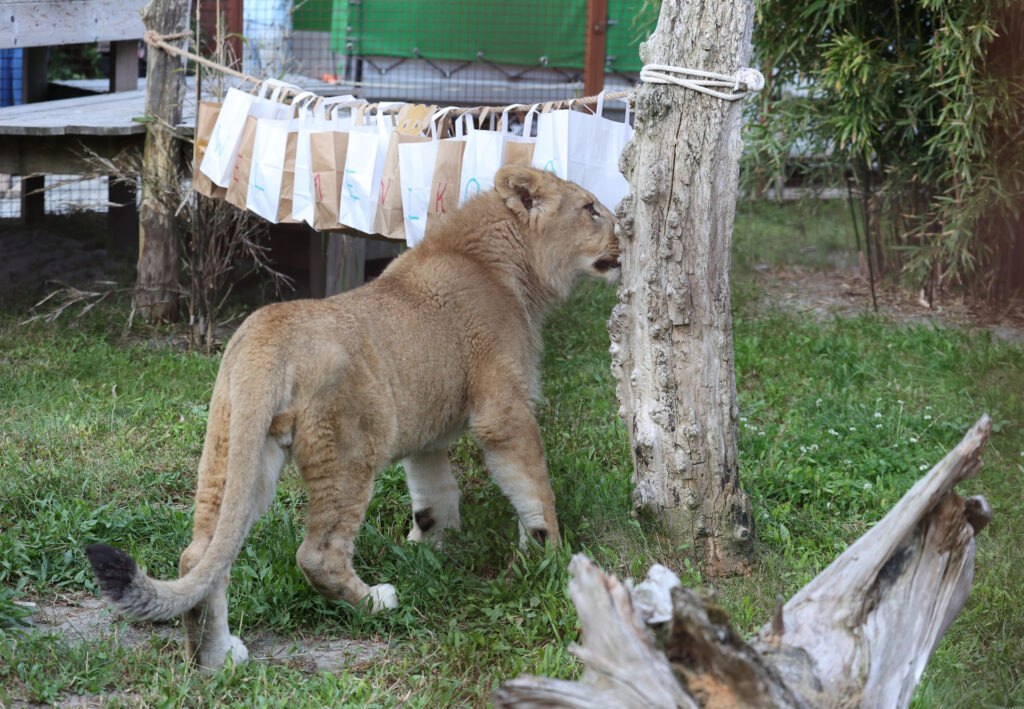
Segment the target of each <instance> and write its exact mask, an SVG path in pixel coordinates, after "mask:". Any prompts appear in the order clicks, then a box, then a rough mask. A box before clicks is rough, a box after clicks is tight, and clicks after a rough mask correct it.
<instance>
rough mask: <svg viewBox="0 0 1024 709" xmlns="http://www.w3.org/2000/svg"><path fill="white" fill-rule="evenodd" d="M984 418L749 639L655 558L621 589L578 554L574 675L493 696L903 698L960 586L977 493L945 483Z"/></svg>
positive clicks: (966, 459) (976, 457) (969, 573)
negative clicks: (577, 668)
mask: <svg viewBox="0 0 1024 709" xmlns="http://www.w3.org/2000/svg"><path fill="white" fill-rule="evenodd" d="M990 430H991V421H990V420H989V418H988V416H983V417H982V418H981V419H980V420H979V421H978V422H977V423H976V424H975V425H974V427H973V428H972V429H971V430H970V431H969V432H968V433H967V435H966V436H965V437H964V439H963V440H962V441H961V442H960V444H959V445H957V446H956V448H954V449H953V450H952V451H950V453H949V454H948V455H947V456H946V457H945V458H943V459H942V461H940V462H939V463H938V464H937V465H936V466H935V467H933V468H932V469H931V471H930V472H929V473H928V474H927V475H926V476H925V477H923V478H922V479H921V480H919V481H918V482H917V484H916V485H914V487H913V488H911V489H910V491H909V492H908V493H907V494H906V495H904V497H903V499H901V500H900V501H899V502H898V503H897V504H896V506H895V507H894V508H893V509H892V510H891V511H890V512H889V514H888V515H886V516H885V518H884V519H882V521H881V522H879V523H878V524H877V525H876V526H875V527H874V528H872V529H871V530H870V531H869V532H868V533H866V534H865V535H864V536H862V537H861V538H860V539H858V540H857V541H856V542H855V543H854V544H852V545H851V546H850V547H849V548H848V549H847V550H846V551H845V552H843V553H842V554H841V555H840V556H839V557H838V558H837V559H836V560H835V561H834V562H833V563H832V564H831V565H830V566H829V567H828V568H827V569H825V570H824V571H823V572H822V573H821V574H819V575H818V576H817V577H816V578H815V579H814V580H812V581H811V582H810V583H809V584H807V585H806V586H805V587H804V588H803V589H801V590H800V591H799V592H798V593H797V594H796V595H795V596H794V597H793V598H792V599H791V600H790V601H789V602H788V603H786V604H785V605H784V606H783V605H782V602H781V599H780V601H779V603H778V604H777V606H776V609H775V617H774V618H773V619H772V621H771V622H769V623H768V624H767V625H765V626H764V628H762V629H761V631H760V632H759V633H758V634H757V636H756V637H755V638H754V639H753V640H752V641H751V642H750V643H749V644H748V643H744V642H743V641H742V640H741V639H740V638H739V636H738V635H737V634H736V633H735V631H734V630H733V629H732V627H731V625H730V624H729V620H728V617H727V616H726V614H725V612H724V611H723V610H722V609H721V608H720V607H718V606H716V605H715V603H714V601H713V600H712V599H709V598H705V597H702V596H700V595H699V594H697V593H695V592H693V591H691V590H687V589H683V588H682V587H681V585H680V583H679V580H678V578H676V577H675V576H674V575H673V574H672V573H671V572H669V571H668V570H667V569H665V568H664V567H660V566H655V567H653V568H652V569H651V571H650V573H649V574H648V577H647V579H646V580H645V581H644V582H643V583H641V584H640V585H639V586H637V587H636V588H635V589H632V590H630V589H628V588H627V587H625V586H623V585H622V584H621V583H619V582H618V581H617V580H616V579H615V578H614V577H611V576H608V575H606V574H604V573H603V572H601V571H600V570H599V569H598V568H597V567H596V566H594V564H593V563H592V562H591V561H589V560H588V559H587V558H586V557H584V556H582V555H579V554H578V555H576V556H575V557H574V558H573V560H572V562H571V564H570V567H569V568H570V571H571V573H572V575H573V579H572V580H571V581H570V582H569V594H570V596H571V597H572V600H573V603H575V605H576V608H577V612H578V613H579V618H580V626H581V628H582V637H583V645H582V647H577V646H573V647H572V648H570V650H571V651H572V652H573V653H574V654H575V655H576V656H577V657H579V658H580V659H581V660H582V661H583V665H584V672H583V677H582V679H581V681H579V682H568V681H564V680H552V679H547V678H542V677H531V676H528V675H523V676H521V677H519V678H517V679H514V680H512V681H510V682H508V683H506V684H505V685H504V686H503V687H502V688H501V689H500V690H499V691H498V692H497V694H496V695H495V704H496V705H497V706H499V707H510V706H517V707H865V709H868V708H871V709H874V708H875V707H887V708H889V707H906V706H907V705H908V704H909V703H910V699H911V697H912V695H913V691H914V687H915V686H916V685H917V682H918V681H919V680H920V678H921V673H922V672H923V671H924V667H925V664H926V663H927V661H928V658H929V657H930V656H931V654H932V652H933V651H934V649H935V646H936V645H937V644H938V642H939V640H940V639H941V638H942V636H943V634H944V633H945V632H946V629H947V628H948V627H949V624H950V623H951V622H952V621H953V619H954V618H955V617H956V615H957V614H958V613H959V612H960V610H961V609H962V608H963V605H964V602H965V601H966V600H967V593H968V590H969V589H970V585H971V581H972V578H973V573H974V535H975V534H976V533H977V532H978V531H980V530H981V529H982V528H983V527H984V526H985V525H986V524H987V523H988V522H989V520H990V519H991V516H992V513H991V509H990V508H989V506H988V503H987V502H986V501H985V499H984V498H983V497H973V498H970V499H967V500H965V499H963V498H961V497H960V496H959V495H957V494H956V493H955V492H953V487H954V486H955V485H956V484H957V483H958V482H960V481H961V480H963V479H965V478H967V477H971V476H973V475H974V474H975V473H976V472H977V470H978V468H979V467H980V466H981V452H982V450H983V448H984V446H985V443H986V441H987V440H988V435H989V432H990Z"/></svg>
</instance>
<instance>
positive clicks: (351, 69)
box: [0, 0, 659, 218]
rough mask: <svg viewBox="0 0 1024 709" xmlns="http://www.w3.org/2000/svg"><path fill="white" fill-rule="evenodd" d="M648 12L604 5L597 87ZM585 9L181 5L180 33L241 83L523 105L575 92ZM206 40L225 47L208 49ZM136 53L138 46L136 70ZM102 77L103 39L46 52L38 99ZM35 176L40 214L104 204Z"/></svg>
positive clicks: (455, 0)
mask: <svg viewBox="0 0 1024 709" xmlns="http://www.w3.org/2000/svg"><path fill="white" fill-rule="evenodd" d="M589 2H593V0H589ZM658 5H659V3H658V2H656V1H654V0H607V12H608V21H607V25H606V27H604V28H603V29H602V35H603V36H602V38H601V39H602V41H604V42H605V46H606V51H605V53H604V83H605V88H607V89H609V90H619V89H623V88H628V87H630V86H632V85H633V84H634V83H635V81H636V78H637V74H638V72H639V69H640V60H639V56H638V52H637V48H638V45H639V43H640V41H641V40H643V39H645V38H646V37H647V36H648V35H649V34H650V32H651V30H652V29H653V26H654V24H655V22H656V20H657V10H658ZM602 6H603V5H602ZM587 10H588V0H520V1H519V2H515V3H509V2H507V0H440V1H439V2H434V3H424V2H421V1H420V0H193V13H192V18H193V21H192V26H193V30H194V31H195V32H196V35H197V37H198V38H199V48H200V51H201V53H203V54H204V55H207V56H219V57H221V58H223V57H227V60H226V61H227V62H228V63H230V64H232V65H233V66H234V67H235V68H238V69H241V70H243V71H244V72H245V73H247V74H250V75H253V76H259V77H284V78H286V79H287V80H291V81H292V82H293V83H299V84H302V85H304V86H314V87H315V90H321V89H324V88H326V89H327V90H331V89H332V88H333V90H334V91H336V92H337V93H353V94H356V95H358V96H360V97H362V98H366V99H368V100H370V101H384V100H401V101H406V102H425V103H434V104H442V105H460V106H467V105H502V104H510V103H523V104H530V103H536V102H542V101H552V100H562V99H566V98H571V97H574V96H580V95H582V93H583V88H584V83H583V74H584V70H585V68H586V67H585V63H586V53H585V46H586V42H587V33H588V22H587V17H588V16H587ZM218 25H219V31H218ZM217 37H222V38H225V39H224V40H223V44H224V45H227V46H226V47H222V48H218V47H217V46H216V39H215V38H217ZM144 49H145V48H144V45H142V44H141V43H140V74H142V73H144V66H145V61H144ZM218 49H220V50H221V51H220V52H218ZM225 49H226V51H224V50H225ZM4 51H5V52H6V51H7V50H4ZM17 51H18V52H20V51H21V50H17ZM14 61H15V57H14V55H10V56H8V55H7V54H4V55H3V56H0V105H4V102H5V101H7V102H8V103H14V102H16V101H17V99H16V96H17V94H18V92H19V88H20V87H16V86H14V85H13V84H12V85H11V86H7V83H11V82H7V83H5V82H4V77H5V76H6V77H11V78H13V77H14V76H15V75H17V74H18V70H16V69H14V68H12V67H13V64H14ZM5 67H6V68H5ZM110 70H111V67H110V60H109V47H107V46H105V45H104V44H95V43H94V44H84V45H65V46H62V47H54V48H51V49H50V54H49V61H48V70H47V80H48V82H49V83H50V87H49V91H48V98H62V97H68V96H73V95H79V94H81V92H87V91H104V90H106V86H107V80H108V77H109V75H110ZM5 89H6V90H5ZM45 180H46V186H47V187H50V186H52V185H55V184H61V186H60V187H58V188H56V189H52V190H48V191H47V192H46V197H45V203H46V207H45V209H46V212H47V213H68V212H72V211H76V210H83V209H84V210H90V211H106V209H107V205H108V191H107V184H106V180H104V179H93V180H88V181H83V182H78V183H69V182H68V180H69V176H58V175H47V176H46V178H45ZM22 188H23V184H22V179H21V178H20V177H18V176H10V175H0V218H9V217H17V216H18V215H19V213H20V209H21V204H20V200H21V191H22Z"/></svg>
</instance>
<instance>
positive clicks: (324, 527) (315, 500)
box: [293, 434, 398, 613]
mask: <svg viewBox="0 0 1024 709" xmlns="http://www.w3.org/2000/svg"><path fill="white" fill-rule="evenodd" d="M341 448H342V445H341V444H339V443H338V442H337V441H336V440H335V439H334V438H333V437H332V436H323V435H321V436H320V437H311V436H309V435H308V434H307V435H297V436H296V444H295V446H294V448H293V452H294V457H295V461H296V463H297V464H298V466H299V470H300V471H301V473H302V478H303V480H305V481H306V486H307V488H308V491H309V506H308V508H307V519H306V536H305V538H304V539H303V540H302V544H301V545H299V550H298V552H297V553H296V554H295V558H296V561H297V562H298V564H299V568H300V569H302V573H303V575H304V576H305V577H306V580H307V581H308V582H309V584H310V585H311V586H312V587H313V588H315V589H316V590H317V591H318V592H320V593H321V594H323V595H324V596H326V597H327V598H330V599H335V600H345V601H348V602H349V603H353V604H358V603H360V602H361V601H363V599H368V600H369V602H370V610H371V611H372V612H374V613H376V612H377V611H380V610H382V609H384V608H395V607H396V606H397V605H398V594H397V593H395V588H394V586H392V585H391V584H389V583H383V584H378V585H376V586H369V585H367V584H366V583H364V582H363V580H362V579H361V578H359V575H358V574H357V573H356V571H355V569H354V568H353V567H352V552H353V550H354V548H355V538H356V535H357V534H358V533H359V526H360V525H361V524H362V522H363V517H364V516H365V515H366V509H367V507H369V505H370V497H371V496H372V495H373V478H374V476H375V474H376V473H377V470H378V469H379V468H380V467H382V464H378V463H377V461H370V460H366V459H365V458H363V457H361V456H359V455H353V454H352V452H351V451H346V453H345V454H344V455H342V454H341V453H340V452H339V449H341Z"/></svg>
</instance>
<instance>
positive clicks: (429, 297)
mask: <svg viewBox="0 0 1024 709" xmlns="http://www.w3.org/2000/svg"><path fill="white" fill-rule="evenodd" d="M614 223H615V218H614V216H613V215H612V213H611V212H609V211H608V209H606V208H605V207H603V206H602V205H601V204H600V203H599V202H598V201H597V200H596V199H595V198H594V196H593V195H592V194H590V193H589V192H586V191H585V190H583V189H582V188H580V187H578V186H577V185H575V184H572V183H570V182H565V181H563V180H560V179H558V178H557V177H555V176H553V175H551V174H550V173H547V172H542V171H540V170H534V169H531V168H524V167H506V168H503V169H502V170H500V171H499V172H498V174H497V175H496V176H495V190H494V191H492V192H488V193H485V194H483V195H481V196H479V197H477V198H475V199H473V200H471V201H470V202H468V203H467V204H466V205H465V206H463V207H462V208H461V209H459V210H457V211H455V212H453V213H451V214H449V215H448V216H446V217H445V218H444V219H443V220H442V221H441V222H440V223H439V224H437V225H436V226H435V227H434V228H433V229H431V230H430V231H428V233H427V235H426V238H425V239H424V240H423V242H422V243H421V244H419V245H418V246H416V248H414V249H411V250H409V251H407V252H405V253H403V254H402V255H401V256H399V257H398V258H397V259H395V261H394V262H393V263H392V264H391V265H390V266H389V267H388V268H387V269H386V270H385V271H384V273H382V274H381V276H380V277H379V278H377V279H376V280H374V281H373V282H371V283H369V284H367V285H365V286H362V287H361V288H357V289H355V290H353V291H350V292H347V293H343V294H341V295H337V296H334V297H332V298H326V299H323V300H300V301H294V302H287V303H279V304H276V305H269V306H267V307H264V308H261V309H260V310H257V311H256V312H255V313H253V314H252V315H250V316H249V318H248V319H247V320H246V321H245V322H244V323H242V326H241V327H240V328H239V329H238V332H236V333H235V335H234V336H233V337H232V338H231V341H230V342H229V343H228V345H227V348H226V349H225V351H224V356H223V361H222V362H221V366H220V371H219V372H218V374H217V380H216V383H215V385H214V389H213V399H212V401H211V402H210V414H209V421H208V424H207V430H206V442H205V444H204V446H203V453H202V457H201V459H200V461H199V483H198V489H197V491H196V506H195V519H194V528H193V536H192V543H191V544H189V546H188V548H187V549H185V551H184V553H183V554H182V555H181V564H180V573H181V576H180V578H178V579H177V580H175V581H158V580H156V579H153V578H151V577H149V576H147V575H146V574H145V573H143V572H142V571H141V570H140V569H139V568H138V567H137V566H136V564H135V562H134V561H133V560H132V558H131V557H130V556H128V555H127V554H125V553H124V552H123V551H121V550H119V549H115V548H113V547H109V546H106V545H103V544H97V545H95V546H92V547H89V549H88V550H87V553H88V556H89V561H90V562H91V564H92V568H93V572H94V573H95V574H96V578H97V580H98V581H99V585H100V588H101V589H102V590H103V594H104V596H105V597H106V598H107V600H108V602H109V603H110V604H111V605H112V606H114V608H116V609H117V610H119V611H121V612H123V613H125V614H127V615H129V616H131V617H134V618H137V619H140V620H157V619H167V618H172V617H174V616H178V615H182V614H183V615H184V629H185V654H186V658H187V659H188V660H189V661H191V662H197V663H198V664H199V665H201V666H203V667H209V668H215V667H219V666H221V665H222V664H223V663H224V662H225V659H226V657H227V655H228V653H229V652H230V653H231V655H232V658H233V660H234V662H236V663H238V662H243V661H244V660H246V659H247V657H248V651H247V650H246V648H245V645H243V644H242V642H241V641H240V640H239V639H238V638H236V637H234V636H232V635H231V634H230V633H229V632H228V622H227V617H228V614H227V596H226V590H227V584H228V572H229V571H230V569H231V565H232V563H233V562H234V560H235V557H236V556H237V555H238V552H239V550H240V549H241V546H242V543H243V542H244V541H245V537H246V534H247V533H248V531H249V528H250V526H251V525H252V524H253V522H255V521H256V519H257V518H258V517H259V516H260V515H261V514H263V512H264V511H266V509H267V507H268V506H269V505H270V503H271V501H272V499H273V497H274V494H275V490H276V487H277V481H278V475H279V473H280V470H281V466H282V464H283V463H284V459H285V454H286V452H289V451H290V453H291V455H292V456H293V458H294V460H295V461H296V463H297V465H298V468H299V470H300V472H301V475H302V478H303V480H304V481H305V483H306V485H307V487H308V490H309V507H308V519H307V523H306V536H305V539H304V540H303V542H302V544H301V546H300V547H299V550H298V553H297V555H296V556H297V560H298V564H299V566H300V567H301V569H302V572H303V573H304V574H305V576H306V579H308V581H309V583H310V584H312V586H313V587H314V588H316V590H317V591H319V592H320V593H322V594H324V595H325V596H327V597H328V598H335V599H344V600H346V601H349V602H351V603H358V602H360V601H362V600H363V599H366V600H367V601H368V602H369V604H370V606H371V608H372V610H373V611H377V610H379V609H381V608H393V607H395V606H396V605H397V603H398V598H397V596H396V594H395V589H394V587H392V586H391V585H390V584H386V583H383V584H378V585H376V586H367V585H366V584H365V583H364V582H363V581H362V579H360V578H359V576H357V575H356V572H355V570H354V569H353V568H352V548H353V542H354V540H355V537H356V533H357V531H358V529H359V525H360V524H361V523H362V521H363V515H364V514H365V512H366V509H367V506H368V504H369V502H370V496H371V494H372V493H373V479H374V476H375V475H376V474H377V473H378V472H379V471H380V470H382V469H383V468H384V467H386V466H387V465H389V464H391V463H392V462H394V461H397V460H401V461H402V464H403V465H404V467H405V471H406V476H407V480H408V485H409V492H410V495H411V497H412V517H413V525H412V531H411V532H410V533H409V539H412V540H426V539H434V538H437V537H438V535H441V534H442V533H443V531H444V530H445V529H449V528H451V529H458V528H459V490H458V486H457V485H456V482H455V478H454V477H453V475H452V472H451V467H450V464H449V462H448V456H447V452H446V451H447V448H448V446H449V444H450V443H452V442H453V441H454V440H455V439H456V437H457V436H458V435H459V434H460V432H461V431H463V430H464V429H465V428H467V427H468V429H469V430H470V432H471V433H472V435H473V436H474V438H476V440H477V441H478V442H479V443H480V445H481V447H482V448H483V450H484V453H485V458H486V462H487V468H488V470H489V471H490V473H491V475H492V476H493V477H494V479H495V481H496V482H497V483H498V485H499V486H500V487H501V490H502V491H503V492H504V493H505V495H507V496H508V498H509V499H510V500H511V502H512V504H513V505H514V507H515V509H516V512H517V514H518V516H519V523H520V535H521V538H522V539H521V541H525V540H526V539H527V538H528V537H532V538H534V539H536V540H537V541H539V542H541V543H544V542H545V541H546V542H550V543H552V544H558V542H559V535H558V523H557V521H556V519H555V500H554V496H553V494H552V492H551V484H550V482H549V481H548V476H547V470H546V467H545V462H544V451H543V449H542V447H541V436H540V430H539V429H538V428H537V422H536V420H535V419H534V415H533V408H532V403H531V402H532V400H533V398H534V397H535V395H536V394H537V393H538V380H537V378H538V365H539V362H538V360H539V353H540V348H541V320H542V318H543V316H544V314H545V312H546V311H547V310H548V309H549V308H550V307H551V306H552V305H553V304H555V303H557V302H558V301H560V300H562V299H564V298H565V297H566V296H567V295H568V293H569V290H570V288H571V286H572V284H573V281H575V280H576V278H577V276H579V275H580V274H588V275H593V276H598V277H603V278H606V279H608V280H615V279H616V278H617V277H618V270H619V260H618V259H619V245H618V242H617V240H616V237H615V234H614Z"/></svg>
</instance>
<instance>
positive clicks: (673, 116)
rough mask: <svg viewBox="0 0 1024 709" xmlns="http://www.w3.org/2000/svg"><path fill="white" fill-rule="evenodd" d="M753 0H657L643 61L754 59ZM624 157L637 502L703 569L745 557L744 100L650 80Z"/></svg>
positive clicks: (625, 377) (621, 329) (627, 397)
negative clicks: (738, 372)
mask: <svg viewBox="0 0 1024 709" xmlns="http://www.w3.org/2000/svg"><path fill="white" fill-rule="evenodd" d="M753 18H754V3H753V0H744V1H743V2H733V1H732V0H665V2H663V3H662V6H661V16H660V18H659V20H658V26H657V28H656V29H655V31H654V34H652V35H651V38H650V39H649V40H648V41H647V42H645V43H643V44H642V45H641V46H640V55H641V58H642V59H643V61H644V63H645V64H666V65H670V66H678V67H687V68H693V69H703V70H706V71H714V72H717V73H722V74H733V73H734V72H736V71H737V70H739V69H740V68H741V67H743V66H744V65H745V64H746V63H747V61H748V59H749V57H750V34H751V29H752V26H753ZM635 107H636V110H635V114H634V115H635V117H636V120H635V128H636V133H635V135H634V137H633V139H632V140H631V141H630V142H629V144H628V145H627V146H626V148H625V150H624V151H623V154H622V158H621V164H622V165H623V172H624V174H625V175H626V177H627V179H628V180H629V183H630V187H631V194H630V196H628V197H626V198H625V199H624V200H623V201H622V203H620V204H619V206H618V209H617V213H618V215H619V223H618V228H617V231H618V233H619V235H620V240H621V242H622V285H621V286H620V288H619V304H618V305H616V306H615V309H614V310H613V311H612V317H611V319H610V320H609V323H608V331H609V335H610V337H611V341H612V345H611V352H612V371H613V372H614V373H615V376H616V378H617V379H618V380H619V384H618V387H617V390H616V391H617V394H618V397H619V403H620V405H621V408H620V410H619V412H620V414H621V415H622V417H623V420H624V422H625V424H626V429H627V431H628V432H629V435H630V450H631V451H632V454H633V465H634V477H633V482H634V492H633V502H634V505H635V506H636V508H637V509H638V510H642V511H644V512H646V513H648V514H649V515H650V516H652V517H654V518H656V519H658V520H660V521H661V522H662V524H664V525H665V526H666V527H667V528H668V529H669V531H670V533H671V535H672V538H673V540H674V542H675V543H676V544H690V545H692V549H693V551H694V552H695V553H696V555H697V556H698V557H699V558H700V560H701V563H702V564H703V566H704V569H705V571H706V572H708V573H710V574H713V575H717V574H722V573H730V572H732V571H736V570H742V569H743V567H744V566H745V565H746V564H747V563H748V562H749V561H750V560H751V557H752V554H753V541H754V517H753V514H752V512H751V506H750V501H749V500H748V499H747V496H746V495H745V494H744V492H743V490H742V489H741V488H740V483H739V462H738V460H737V438H738V431H737V425H738V423H737V419H738V418H739V405H738V402H737V397H736V381H735V378H736V377H735V370H734V362H733V344H732V312H731V310H730V302H729V268H730V252H731V247H732V226H733V217H734V215H735V210H736V191H737V185H738V181H739V159H740V153H741V152H742V148H743V143H742V141H741V140H740V123H741V119H742V115H743V105H742V101H724V100H722V99H719V98H714V97H712V96H707V95H705V94H702V93H698V92H696V91H692V90H688V89H683V88H681V87H676V86H666V85H662V84H651V83H645V84H641V86H640V87H639V88H638V89H637V92H636V98H635Z"/></svg>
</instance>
